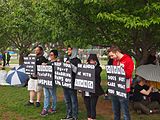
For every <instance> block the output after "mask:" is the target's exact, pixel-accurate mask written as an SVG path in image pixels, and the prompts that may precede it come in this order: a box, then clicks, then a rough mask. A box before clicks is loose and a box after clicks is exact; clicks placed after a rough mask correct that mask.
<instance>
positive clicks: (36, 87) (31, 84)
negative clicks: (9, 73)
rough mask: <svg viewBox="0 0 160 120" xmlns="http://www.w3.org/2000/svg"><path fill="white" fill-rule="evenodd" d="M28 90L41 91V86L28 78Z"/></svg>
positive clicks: (35, 80)
mask: <svg viewBox="0 0 160 120" xmlns="http://www.w3.org/2000/svg"><path fill="white" fill-rule="evenodd" d="M28 90H29V91H30V90H33V91H35V92H39V91H42V90H43V89H42V86H39V85H38V79H32V78H30V79H29V81H28Z"/></svg>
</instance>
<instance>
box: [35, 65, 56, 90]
mask: <svg viewBox="0 0 160 120" xmlns="http://www.w3.org/2000/svg"><path fill="white" fill-rule="evenodd" d="M37 75H38V84H39V85H41V86H45V87H48V88H51V87H53V66H51V65H37Z"/></svg>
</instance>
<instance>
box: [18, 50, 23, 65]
mask: <svg viewBox="0 0 160 120" xmlns="http://www.w3.org/2000/svg"><path fill="white" fill-rule="evenodd" d="M23 57H24V54H23V52H22V51H20V53H19V65H23V63H24V59H23Z"/></svg>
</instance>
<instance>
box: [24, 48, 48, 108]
mask: <svg viewBox="0 0 160 120" xmlns="http://www.w3.org/2000/svg"><path fill="white" fill-rule="evenodd" d="M35 54H36V62H35V74H33V75H32V76H31V78H30V79H29V81H28V91H29V96H30V100H29V101H28V102H27V104H25V106H33V105H34V97H35V95H37V101H36V107H40V99H41V94H42V87H41V86H39V85H38V79H37V65H41V64H42V63H47V62H48V60H47V59H46V58H45V57H44V56H43V48H42V47H41V46H38V47H36V48H35Z"/></svg>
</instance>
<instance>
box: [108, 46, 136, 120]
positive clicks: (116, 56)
mask: <svg viewBox="0 0 160 120" xmlns="http://www.w3.org/2000/svg"><path fill="white" fill-rule="evenodd" d="M108 55H109V57H110V58H111V59H113V65H115V66H121V67H122V68H123V69H124V71H125V78H126V92H127V93H129V92H130V86H131V81H132V72H133V70H134V63H133V60H132V58H131V57H130V56H128V55H126V54H123V53H122V52H121V50H120V49H119V48H118V47H117V46H114V45H113V46H111V47H110V49H109V50H108ZM111 100H112V109H113V112H114V120H120V118H121V117H120V115H121V111H120V110H121V109H122V112H123V114H124V115H123V116H124V120H130V114H129V106H128V103H129V100H128V99H126V98H122V97H119V96H111Z"/></svg>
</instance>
